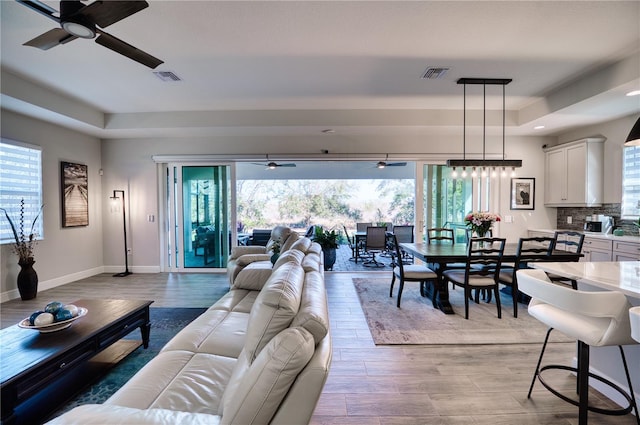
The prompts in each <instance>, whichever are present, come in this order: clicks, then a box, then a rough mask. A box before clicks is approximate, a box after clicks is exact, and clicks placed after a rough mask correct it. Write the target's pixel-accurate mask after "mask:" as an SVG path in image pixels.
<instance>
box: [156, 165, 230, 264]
mask: <svg viewBox="0 0 640 425" xmlns="http://www.w3.org/2000/svg"><path fill="white" fill-rule="evenodd" d="M220 166H224V167H229V179H228V183H229V209H230V211H229V222H230V223H229V229H230V231H231V246H230V247H229V250H231V249H232V248H233V247H234V246H235V245H236V244H237V237H238V235H237V228H236V226H235V225H234V224H233V223H236V222H237V217H236V167H235V162H227V161H220V162H218V161H210V162H209V161H207V162H169V163H162V164H158V168H159V170H158V176H159V178H158V180H159V183H158V186H159V187H158V189H159V192H158V193H159V195H160V202H159V204H160V208H159V213H158V218H159V220H160V222H161V223H162V226H161V230H160V235H159V236H160V244H159V245H160V271H162V272H180V273H188V272H191V273H221V272H224V271H226V268H214V267H185V265H184V240H183V237H182V235H183V234H184V230H183V223H184V216H183V205H182V199H183V196H182V195H183V193H182V187H183V185H182V167H220ZM176 259H178V261H176Z"/></svg>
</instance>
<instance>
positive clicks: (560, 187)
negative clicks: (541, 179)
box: [544, 138, 604, 207]
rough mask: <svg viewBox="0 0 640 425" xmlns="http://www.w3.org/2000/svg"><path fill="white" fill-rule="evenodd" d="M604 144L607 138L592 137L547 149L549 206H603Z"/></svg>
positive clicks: (545, 200) (547, 193) (546, 165)
mask: <svg viewBox="0 0 640 425" xmlns="http://www.w3.org/2000/svg"><path fill="white" fill-rule="evenodd" d="M603 144H604V139H601V138H588V139H581V140H576V141H575V142H571V143H565V144H562V145H559V146H554V147H551V148H547V149H545V191H544V204H545V205H546V206H548V207H594V206H600V205H602V198H603V178H604V174H603V159H604V145H603Z"/></svg>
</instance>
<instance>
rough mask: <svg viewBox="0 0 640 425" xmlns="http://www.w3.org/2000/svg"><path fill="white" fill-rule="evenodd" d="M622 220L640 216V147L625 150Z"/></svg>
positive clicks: (630, 147)
mask: <svg viewBox="0 0 640 425" xmlns="http://www.w3.org/2000/svg"><path fill="white" fill-rule="evenodd" d="M622 162H623V164H622V214H621V216H622V218H623V219H637V218H638V217H639V216H640V146H629V147H625V148H624V158H623V160H622Z"/></svg>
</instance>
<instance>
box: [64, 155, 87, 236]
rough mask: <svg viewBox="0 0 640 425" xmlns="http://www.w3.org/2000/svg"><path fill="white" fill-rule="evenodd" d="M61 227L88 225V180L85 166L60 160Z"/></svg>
mask: <svg viewBox="0 0 640 425" xmlns="http://www.w3.org/2000/svg"><path fill="white" fill-rule="evenodd" d="M60 181H61V183H62V184H61V186H62V188H61V192H62V202H61V205H62V227H78V226H88V225H89V181H88V178H87V166H86V165H84V164H74V163H73V162H64V161H61V162H60Z"/></svg>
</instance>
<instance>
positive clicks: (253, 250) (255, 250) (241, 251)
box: [229, 245, 267, 260]
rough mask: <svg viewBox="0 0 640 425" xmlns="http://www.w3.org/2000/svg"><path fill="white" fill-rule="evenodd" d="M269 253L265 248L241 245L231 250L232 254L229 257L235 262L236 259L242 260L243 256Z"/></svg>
mask: <svg viewBox="0 0 640 425" xmlns="http://www.w3.org/2000/svg"><path fill="white" fill-rule="evenodd" d="M266 252H267V250H266V248H265V247H264V246H258V245H248V246H247V245H239V246H235V247H233V249H231V254H230V255H229V259H230V260H235V259H236V258H240V257H241V256H243V255H249V254H265V253H266Z"/></svg>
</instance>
